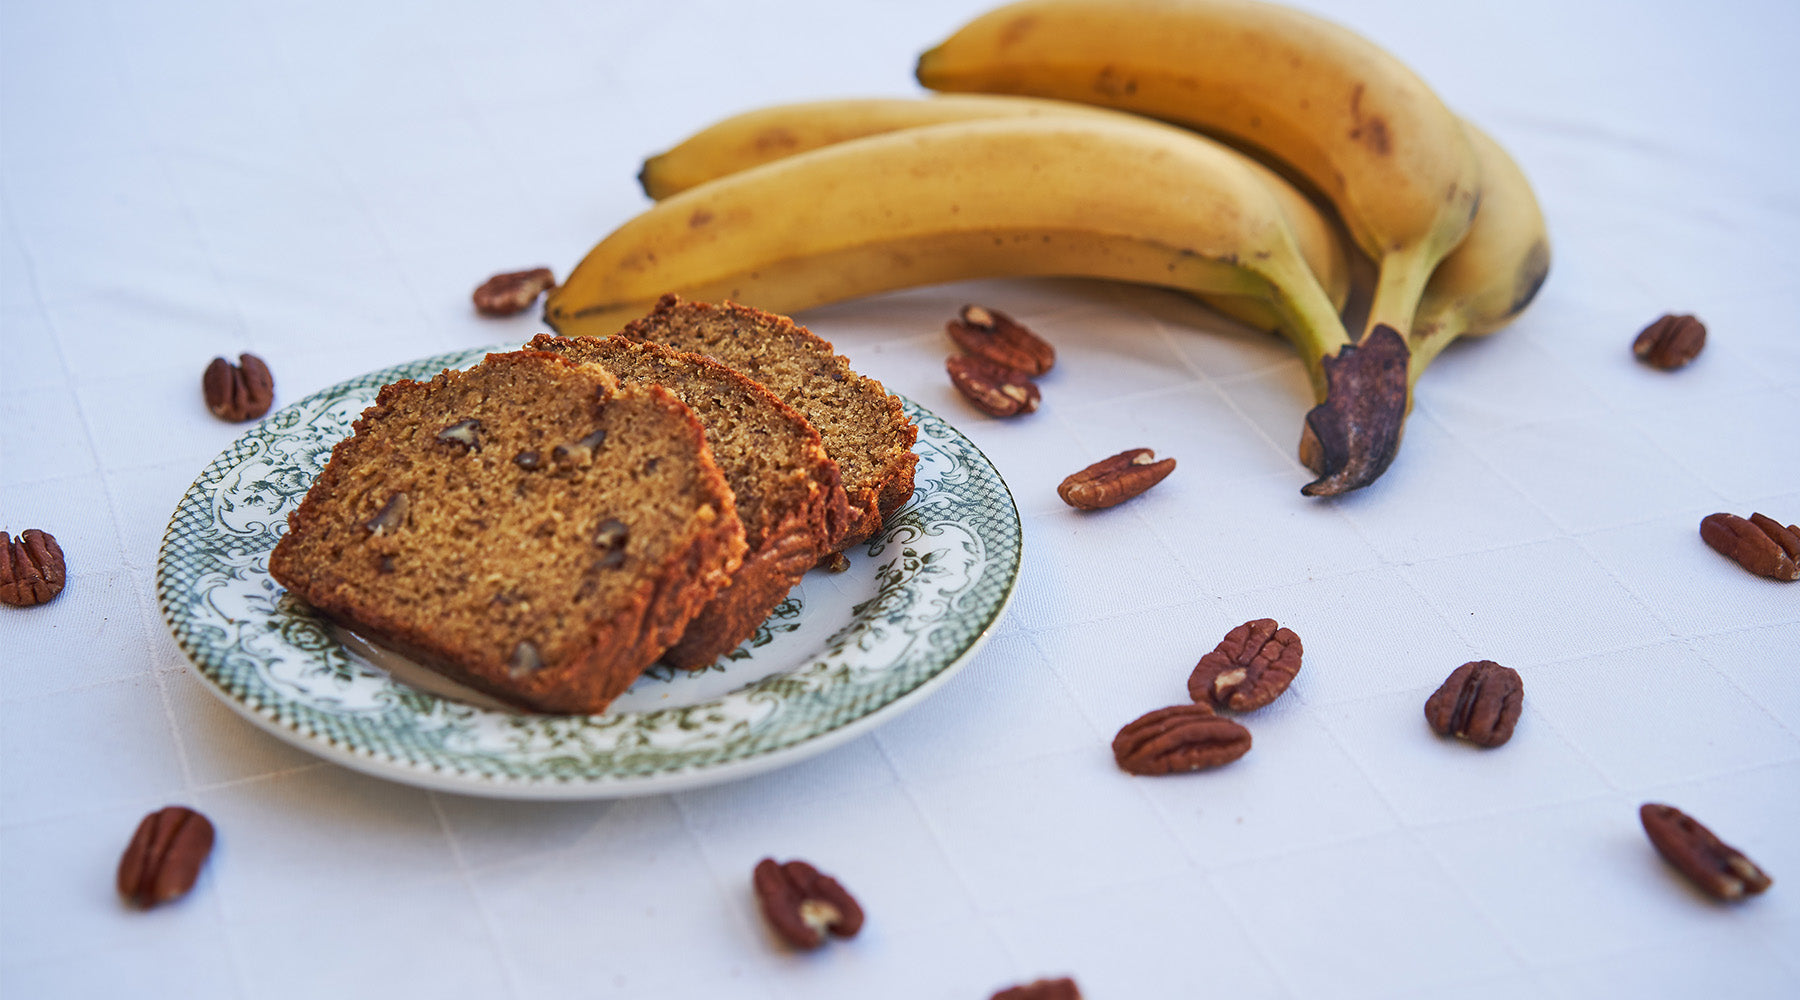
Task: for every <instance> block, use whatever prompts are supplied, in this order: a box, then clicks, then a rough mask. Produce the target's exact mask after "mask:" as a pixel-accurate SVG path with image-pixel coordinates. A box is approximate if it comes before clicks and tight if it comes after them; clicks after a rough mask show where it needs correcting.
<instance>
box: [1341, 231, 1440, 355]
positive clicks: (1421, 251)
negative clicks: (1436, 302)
mask: <svg viewBox="0 0 1800 1000" xmlns="http://www.w3.org/2000/svg"><path fill="white" fill-rule="evenodd" d="M1426 249H1427V248H1425V247H1422V246H1415V247H1410V248H1408V249H1406V250H1400V251H1396V252H1393V253H1390V254H1387V255H1386V256H1384V257H1382V258H1381V265H1380V273H1379V275H1378V276H1377V277H1376V279H1375V298H1374V300H1373V301H1372V302H1370V303H1369V318H1368V320H1367V321H1366V322H1364V324H1363V337H1367V336H1368V335H1369V333H1370V332H1371V331H1373V330H1374V329H1375V328H1376V327H1378V326H1388V327H1392V328H1393V329H1395V330H1398V331H1400V333H1401V334H1402V335H1404V334H1405V333H1406V332H1407V331H1409V330H1411V329H1412V323H1413V314H1414V313H1416V312H1417V311H1418V308H1419V299H1420V298H1422V297H1424V295H1425V283H1426V282H1427V281H1429V280H1431V272H1432V270H1433V269H1434V268H1435V267H1436V266H1437V257H1436V255H1434V254H1430V253H1427V252H1426ZM1358 339H1359V340H1360V339H1362V338H1358Z"/></svg>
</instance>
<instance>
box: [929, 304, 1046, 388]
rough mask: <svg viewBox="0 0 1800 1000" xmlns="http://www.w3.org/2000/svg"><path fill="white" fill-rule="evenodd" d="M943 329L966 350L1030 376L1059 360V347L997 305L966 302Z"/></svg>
mask: <svg viewBox="0 0 1800 1000" xmlns="http://www.w3.org/2000/svg"><path fill="white" fill-rule="evenodd" d="M944 330H945V331H946V332H947V333H949V334H950V339H951V340H954V341H956V346H958V347H960V348H962V349H963V350H964V351H967V352H968V353H970V354H973V355H975V356H976V357H978V358H985V359H987V360H989V361H992V362H993V363H994V364H997V365H1001V366H1003V367H1006V368H1016V369H1018V370H1019V371H1022V372H1024V373H1025V374H1026V375H1027V376H1036V375H1042V374H1044V373H1045V372H1047V371H1049V370H1050V369H1051V367H1052V366H1054V365H1055V364H1056V348H1054V347H1051V346H1050V344H1049V342H1048V341H1046V340H1044V338H1042V337H1040V336H1038V335H1037V334H1035V333H1032V332H1031V331H1030V330H1028V329H1026V328H1025V326H1024V325H1023V324H1021V323H1019V322H1018V321H1017V320H1015V319H1013V318H1012V317H1011V316H1008V315H1007V314H1005V313H1003V312H1001V311H999V310H998V309H984V308H982V307H981V306H963V307H962V312H961V313H960V314H959V316H958V318H957V319H953V320H951V321H950V322H949V323H947V324H945V326H944Z"/></svg>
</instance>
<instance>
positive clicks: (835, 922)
mask: <svg viewBox="0 0 1800 1000" xmlns="http://www.w3.org/2000/svg"><path fill="white" fill-rule="evenodd" d="M751 883H752V885H754V887H755V888H756V898H757V901H758V902H760V903H761V904H762V911H763V916H764V917H765V918H767V920H768V921H769V926H770V927H773V928H774V929H775V933H776V934H778V935H780V936H781V939H782V940H783V941H786V942H787V943H788V944H790V945H793V946H794V947H796V948H807V949H811V948H817V947H818V946H819V945H821V944H823V943H824V942H825V933H826V932H827V931H829V932H831V934H832V935H833V936H835V937H842V938H849V937H855V936H856V932H857V931H860V930H862V925H863V911H862V907H861V906H859V905H857V902H856V900H855V899H853V898H851V896H850V894H849V893H848V892H846V891H844V887H843V886H841V885H838V883H837V880H836V879H834V878H832V877H831V876H829V875H825V874H822V873H820V871H819V870H818V869H817V868H814V867H813V866H812V865H809V864H807V863H806V862H804V861H789V862H787V863H785V864H777V863H776V861H775V859H774V858H764V859H762V860H761V861H758V862H757V863H756V871H755V872H754V874H753V875H752V877H751Z"/></svg>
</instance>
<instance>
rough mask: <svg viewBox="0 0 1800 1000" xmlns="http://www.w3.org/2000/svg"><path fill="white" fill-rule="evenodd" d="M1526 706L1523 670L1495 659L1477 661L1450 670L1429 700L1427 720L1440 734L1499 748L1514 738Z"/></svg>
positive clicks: (1426, 710) (1427, 700)
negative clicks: (1520, 716) (1520, 677)
mask: <svg viewBox="0 0 1800 1000" xmlns="http://www.w3.org/2000/svg"><path fill="white" fill-rule="evenodd" d="M1524 707H1525V682H1524V681H1522V680H1520V679H1519V672H1518V671H1517V670H1514V669H1512V668H1511V667H1503V666H1501V665H1500V664H1498V663H1495V662H1494V661H1493V660H1474V661H1472V662H1469V663H1465V664H1463V665H1462V666H1460V667H1457V668H1456V669H1455V670H1452V671H1451V672H1450V676H1449V677H1448V678H1446V679H1445V680H1444V684H1443V686H1442V687H1440V688H1438V689H1437V692H1436V693H1435V694H1433V695H1432V696H1431V697H1430V698H1428V699H1426V701H1425V721H1426V722H1428V723H1429V724H1430V725H1431V729H1432V731H1433V732H1435V733H1437V734H1438V735H1439V736H1455V737H1458V738H1461V739H1465V740H1468V741H1469V742H1470V743H1474V744H1475V745H1477V746H1484V747H1497V746H1499V745H1500V744H1502V743H1505V742H1506V741H1507V740H1510V739H1512V734H1513V727H1514V726H1516V725H1518V722H1519V712H1520V711H1521V710H1522V709H1523V708H1524Z"/></svg>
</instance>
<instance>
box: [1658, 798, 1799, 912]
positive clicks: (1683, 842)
mask: <svg viewBox="0 0 1800 1000" xmlns="http://www.w3.org/2000/svg"><path fill="white" fill-rule="evenodd" d="M1638 819H1639V820H1640V821H1641V822H1642V823H1643V824H1644V832H1645V833H1646V834H1648V835H1649V836H1650V843H1651V844H1653V845H1655V846H1656V852H1657V853H1658V854H1661V855H1662V856H1663V860H1664V861H1667V862H1668V863H1669V864H1671V865H1673V866H1675V870H1676V871H1679V872H1680V873H1681V874H1683V875H1685V876H1687V879H1688V881H1690V882H1692V883H1694V885H1696V886H1698V887H1699V888H1700V891H1702V892H1704V893H1706V894H1707V895H1708V896H1711V897H1712V898H1714V899H1722V900H1732V899H1742V898H1743V897H1745V896H1754V895H1756V894H1757V893H1759V892H1762V891H1763V890H1764V889H1767V888H1768V887H1769V886H1770V885H1772V884H1774V881H1775V880H1774V879H1771V878H1770V877H1769V876H1768V875H1766V874H1764V872H1763V870H1762V869H1761V868H1758V867H1756V865H1755V864H1754V863H1752V862H1751V860H1750V859H1749V858H1746V857H1744V855H1743V853H1742V852H1741V851H1739V850H1738V849H1737V848H1735V847H1732V846H1731V845H1730V844H1727V843H1725V842H1724V841H1722V840H1720V839H1719V838H1718V837H1716V836H1714V835H1713V832H1712V831H1711V830H1708V829H1707V828H1706V827H1705V826H1702V825H1701V824H1700V822H1699V821H1698V820H1696V819H1694V818H1693V817H1692V816H1689V815H1688V814H1687V813H1684V812H1682V811H1681V810H1679V809H1677V808H1675V807H1674V806H1666V805H1662V804H1661V803H1657V802H1646V803H1644V804H1643V806H1641V807H1640V808H1639V809H1638Z"/></svg>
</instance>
